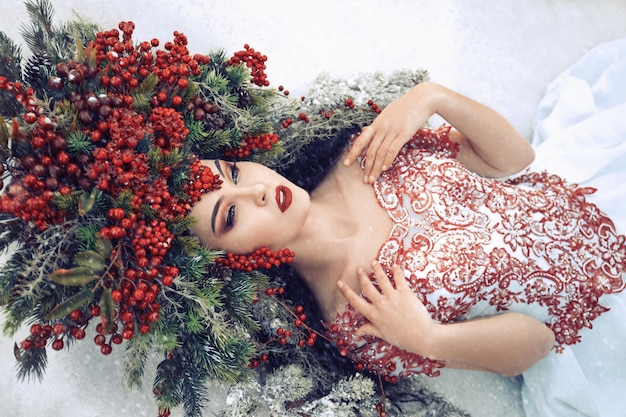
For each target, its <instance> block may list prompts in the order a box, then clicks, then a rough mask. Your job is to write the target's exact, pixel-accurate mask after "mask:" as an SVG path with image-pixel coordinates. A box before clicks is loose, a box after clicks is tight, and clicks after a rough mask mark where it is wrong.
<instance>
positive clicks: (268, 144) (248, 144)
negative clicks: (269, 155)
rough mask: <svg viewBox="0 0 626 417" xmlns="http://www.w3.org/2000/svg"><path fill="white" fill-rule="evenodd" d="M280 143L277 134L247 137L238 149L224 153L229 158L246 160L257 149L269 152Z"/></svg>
mask: <svg viewBox="0 0 626 417" xmlns="http://www.w3.org/2000/svg"><path fill="white" fill-rule="evenodd" d="M276 142H278V135H277V134H276V133H262V134H260V135H256V136H249V135H248V136H246V137H245V138H244V140H243V142H242V143H241V145H240V146H239V147H238V148H237V149H229V150H227V151H226V152H224V155H225V156H227V157H235V158H239V159H241V158H246V157H248V156H250V154H251V153H252V152H254V150H255V149H262V150H266V151H269V150H271V149H272V146H274V145H275V144H276Z"/></svg>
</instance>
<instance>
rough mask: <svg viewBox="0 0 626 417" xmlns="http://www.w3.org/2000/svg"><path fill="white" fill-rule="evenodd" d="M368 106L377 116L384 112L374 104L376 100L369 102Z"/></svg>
mask: <svg viewBox="0 0 626 417" xmlns="http://www.w3.org/2000/svg"><path fill="white" fill-rule="evenodd" d="M367 105H368V106H370V107H371V108H372V110H374V111H375V112H376V114H380V112H381V111H383V110H382V109H381V108H380V106H379V105H378V104H376V103H375V102H374V100H367Z"/></svg>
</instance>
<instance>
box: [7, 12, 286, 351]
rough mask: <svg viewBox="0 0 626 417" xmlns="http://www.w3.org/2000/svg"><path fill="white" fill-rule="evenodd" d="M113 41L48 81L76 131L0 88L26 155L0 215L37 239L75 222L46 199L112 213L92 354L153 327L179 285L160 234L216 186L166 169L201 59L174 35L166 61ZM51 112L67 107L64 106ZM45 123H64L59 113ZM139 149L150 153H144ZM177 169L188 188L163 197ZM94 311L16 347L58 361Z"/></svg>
mask: <svg viewBox="0 0 626 417" xmlns="http://www.w3.org/2000/svg"><path fill="white" fill-rule="evenodd" d="M119 29H120V31H121V34H122V35H121V38H120V31H118V30H117V29H113V30H110V31H106V32H101V33H99V34H97V36H96V40H95V41H94V42H92V43H90V44H89V45H88V46H87V47H86V48H85V56H86V58H85V62H83V63H79V62H76V61H70V62H67V63H59V64H57V66H56V74H55V75H53V76H52V77H51V78H50V80H49V83H48V85H49V87H51V88H53V89H54V90H56V91H59V93H62V92H64V91H65V90H64V89H66V90H67V91H65V92H66V97H67V98H68V99H69V101H68V103H69V104H70V105H71V110H75V111H76V113H75V114H76V119H75V120H76V123H75V124H74V125H72V127H71V131H69V132H68V131H66V130H65V129H66V128H65V127H64V124H63V122H62V121H61V119H59V120H56V119H54V118H53V117H52V113H51V112H49V110H47V109H46V108H45V107H44V104H42V102H41V101H38V100H37V99H36V97H35V92H34V90H33V89H32V88H24V87H23V86H22V84H21V83H18V82H15V83H14V82H9V81H8V80H7V79H6V78H5V77H0V90H4V91H7V92H10V93H11V94H12V95H13V96H14V97H15V99H16V100H17V101H18V102H19V103H20V104H22V105H23V107H24V109H25V112H24V114H23V116H22V118H21V119H22V121H19V120H18V119H16V120H14V121H13V125H12V135H13V136H14V137H15V138H16V139H22V140H23V138H22V137H26V138H27V143H28V144H29V145H30V150H29V151H28V152H24V154H25V155H24V156H22V157H20V158H19V160H18V161H16V162H18V165H17V166H16V167H15V168H11V169H12V171H11V175H12V181H11V184H10V185H9V187H8V189H7V190H6V193H5V195H3V196H2V197H1V198H0V211H1V212H5V213H12V214H13V215H15V216H17V217H20V218H21V219H22V220H24V221H27V222H33V223H34V224H35V225H36V226H37V227H39V228H40V229H41V230H45V229H46V227H47V226H48V225H49V224H51V223H60V222H62V221H64V220H66V218H67V217H68V216H74V215H75V214H74V213H68V212H65V211H63V210H60V209H59V208H58V207H57V206H55V204H54V203H53V199H54V198H56V197H57V196H67V195H70V194H72V193H74V192H78V191H87V192H89V191H91V190H92V189H94V188H97V189H98V190H100V191H101V192H103V193H105V194H106V195H108V196H109V197H110V199H109V200H107V201H122V203H120V204H119V205H118V204H117V203H115V204H114V207H112V208H110V209H109V210H108V211H107V213H106V214H107V216H106V220H107V223H106V224H105V225H104V226H103V227H102V228H101V230H100V236H101V237H102V238H105V239H107V240H110V241H111V242H112V244H113V245H112V246H113V251H112V254H111V256H110V263H111V265H110V267H108V268H107V270H106V272H105V275H106V276H105V277H103V278H104V279H103V280H101V282H102V283H103V285H105V286H106V287H107V288H108V289H109V290H111V295H112V297H113V301H114V302H115V311H114V315H115V317H114V318H113V320H115V322H114V323H108V325H107V323H106V320H108V319H110V318H105V317H102V322H101V323H99V324H98V325H97V328H96V333H97V335H96V338H95V340H94V341H95V343H96V344H97V345H98V346H100V350H101V352H102V353H103V354H108V353H110V352H111V350H112V345H114V344H118V343H121V342H122V340H124V339H130V338H132V337H133V335H134V334H135V332H137V331H138V332H140V333H147V332H149V331H150V325H151V323H154V322H155V321H156V320H158V318H159V311H160V305H159V303H158V301H157V295H158V294H159V292H160V291H161V288H162V287H163V286H169V285H171V284H172V282H173V280H174V277H175V276H176V275H178V273H179V271H178V268H176V267H175V266H173V265H166V264H165V262H164V258H165V256H166V255H167V253H168V251H169V250H170V248H171V245H172V242H173V239H174V237H175V236H174V234H173V233H172V232H171V231H170V230H169V228H168V225H169V223H170V222H172V221H175V220H176V219H177V218H181V217H183V216H185V215H187V214H188V213H189V211H190V210H191V207H192V205H193V203H195V202H196V201H197V200H198V199H199V198H200V197H201V196H202V195H203V194H204V193H206V192H208V191H210V190H213V189H215V188H218V187H219V185H220V182H219V177H218V176H216V175H213V174H212V173H211V171H210V170H209V169H208V168H206V167H204V166H203V165H202V164H201V163H200V161H199V160H198V159H197V158H195V157H190V158H187V159H184V160H183V161H179V160H178V159H176V158H171V159H168V158H167V155H168V154H170V153H171V152H174V151H176V150H178V149H180V148H182V146H183V142H184V140H185V139H186V137H187V135H188V134H189V130H188V129H187V127H186V125H185V120H184V118H183V115H182V113H181V111H183V110H184V109H177V108H178V106H179V105H181V104H182V99H181V96H182V95H183V92H184V91H185V90H186V89H187V88H188V86H189V82H188V77H190V76H193V75H199V74H200V72H201V67H200V66H201V65H203V64H207V63H208V62H209V58H208V57H207V56H201V55H195V56H193V57H192V56H190V54H189V51H188V50H187V47H186V44H187V39H186V37H185V36H184V35H183V34H181V33H179V32H175V33H174V41H173V42H168V43H166V44H165V45H164V48H165V50H159V51H156V53H153V48H156V47H157V46H158V45H159V42H158V41H157V40H152V41H151V42H142V43H140V44H139V45H138V46H135V44H134V43H133V41H132V32H133V30H134V24H133V23H132V22H122V23H120V25H119ZM94 62H95V65H94ZM155 76H156V77H157V78H158V82H157V84H156V85H157V87H156V90H155V93H154V95H153V96H152V97H149V98H148V100H147V103H149V104H150V106H149V107H148V110H147V111H143V110H141V111H140V110H138V109H139V108H141V107H137V106H136V105H135V104H136V103H135V98H136V97H138V95H137V93H136V91H137V90H136V88H137V87H139V86H140V85H141V83H142V82H143V81H144V80H146V79H147V77H155ZM69 85H71V86H69ZM96 92H98V93H96ZM195 101H197V100H194V102H195ZM59 106H61V107H63V106H65V107H68V105H67V104H64V103H63V102H59ZM209 112H211V110H209ZM54 114H55V115H57V116H58V115H61V116H58V117H63V112H57V111H55V113H54ZM147 146H148V147H149V149H151V151H150V152H146V147H147ZM140 148H141V149H140ZM155 155H156V156H155ZM159 155H160V156H161V157H159ZM166 161H170V162H166ZM171 161H174V162H171ZM183 164H189V165H190V170H189V173H188V177H187V178H188V180H187V181H186V182H185V183H184V186H183V189H182V190H178V192H176V193H172V192H170V189H169V184H168V178H169V177H170V176H171V175H172V173H173V171H174V170H177V169H179V168H181V169H186V168H185V167H184V166H183ZM2 167H3V169H4V165H3V166H2ZM125 196H126V197H125ZM128 196H130V198H128ZM146 213H149V217H148V216H147V215H146ZM152 219H159V220H152ZM280 256H281V257H282V258H284V257H285V256H287V254H282V253H281V255H280ZM291 256H293V255H291ZM274 259H275V258H267V259H265V262H268V261H271V262H273V261H274ZM96 309H97V307H92V308H91V310H90V311H89V312H88V311H87V310H86V309H85V311H84V312H83V313H84V314H83V313H81V310H75V312H72V313H71V314H70V316H71V315H77V314H79V313H80V314H81V318H80V320H81V321H80V322H77V323H80V324H77V325H73V326H69V325H65V324H63V323H66V321H67V318H64V319H62V320H61V321H59V322H58V323H57V324H55V325H53V326H52V327H51V328H50V329H48V327H46V326H42V328H43V330H38V329H39V328H38V327H34V331H35V332H36V334H34V333H33V334H31V336H30V337H29V338H28V339H26V340H25V341H24V342H23V343H22V347H23V348H24V349H26V348H32V347H33V346H35V347H38V348H43V347H45V345H46V344H47V343H48V341H49V340H52V347H53V348H54V349H62V348H63V346H64V345H65V343H64V335H66V334H69V335H71V336H73V337H74V338H76V339H82V338H84V328H85V327H86V325H87V323H88V322H89V320H90V319H91V318H92V317H97V316H100V312H99V311H95V310H96ZM96 313H97V314H96ZM118 327H119V329H120V331H119V332H118V331H117V330H118ZM111 329H112V330H111Z"/></svg>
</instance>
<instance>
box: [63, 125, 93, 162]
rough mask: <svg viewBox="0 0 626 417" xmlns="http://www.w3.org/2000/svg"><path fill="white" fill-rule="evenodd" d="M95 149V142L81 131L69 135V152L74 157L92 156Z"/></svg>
mask: <svg viewBox="0 0 626 417" xmlns="http://www.w3.org/2000/svg"><path fill="white" fill-rule="evenodd" d="M95 147H96V146H95V144H94V143H93V141H91V139H89V138H88V137H87V135H86V134H85V133H84V132H83V131H81V130H75V131H73V132H71V133H70V134H68V135H67V150H68V151H69V153H70V155H72V156H76V155H81V154H90V153H91V151H93V150H94V149H95Z"/></svg>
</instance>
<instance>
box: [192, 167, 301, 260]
mask: <svg viewBox="0 0 626 417" xmlns="http://www.w3.org/2000/svg"><path fill="white" fill-rule="evenodd" d="M202 163H203V164H204V165H207V166H208V167H209V168H210V169H211V171H213V173H215V174H219V176H220V178H221V180H222V185H221V188H220V189H218V190H215V191H211V192H209V193H207V194H205V195H204V196H203V197H202V198H201V199H200V201H199V202H197V203H196V204H195V205H194V207H193V209H192V210H191V215H192V216H193V217H194V218H195V220H196V224H195V225H194V226H193V227H192V228H191V231H192V233H194V234H195V235H196V236H198V238H199V239H200V241H201V242H202V244H204V245H205V246H208V247H210V248H215V249H223V250H225V251H227V252H231V253H235V254H248V253H250V252H252V251H254V250H255V249H258V248H260V247H264V246H267V247H269V248H270V249H272V250H279V249H283V248H285V247H287V246H288V243H289V242H290V241H291V240H292V239H293V238H294V237H295V236H296V235H297V234H298V232H299V231H300V229H301V228H302V226H303V225H304V222H305V221H306V219H307V216H308V214H309V208H310V198H309V195H308V193H307V192H306V191H305V190H304V189H302V188H300V187H297V186H296V185H295V184H293V183H291V182H290V181H288V180H287V179H286V178H284V177H282V176H281V175H279V174H277V173H276V172H275V171H273V170H271V169H269V168H267V167H265V166H263V165H261V164H257V163H254V162H237V163H232V162H227V161H222V160H203V161H202Z"/></svg>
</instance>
